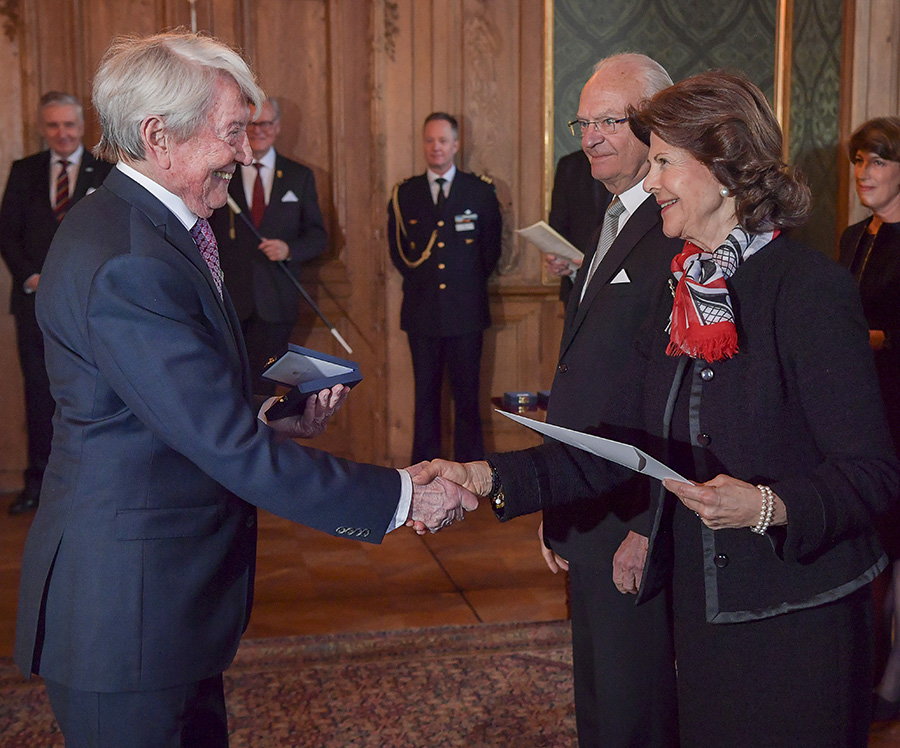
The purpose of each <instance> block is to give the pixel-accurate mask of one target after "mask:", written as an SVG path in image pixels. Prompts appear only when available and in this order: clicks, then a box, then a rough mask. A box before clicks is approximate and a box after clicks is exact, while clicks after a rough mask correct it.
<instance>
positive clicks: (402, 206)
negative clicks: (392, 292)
mask: <svg viewBox="0 0 900 748" xmlns="http://www.w3.org/2000/svg"><path fill="white" fill-rule="evenodd" d="M422 135H423V137H422V140H423V145H424V150H425V162H426V163H427V164H428V170H427V171H426V172H425V173H424V174H420V175H418V176H414V177H410V178H409V179H406V180H404V181H403V182H401V183H399V184H398V185H397V186H396V187H394V192H393V196H392V197H391V201H390V203H389V204H388V241H389V244H390V252H391V260H392V261H393V263H394V265H395V267H396V268H397V270H399V271H400V273H401V274H402V275H403V304H402V307H401V310H400V328H401V329H402V330H404V331H405V332H406V334H407V337H408V338H409V349H410V352H411V353H412V363H413V374H414V376H415V428H414V433H413V449H412V463H413V464H415V463H417V462H420V461H421V460H430V459H433V458H435V457H440V456H441V384H442V381H443V375H444V370H445V369H446V371H447V373H448V376H449V379H450V387H451V391H452V394H453V403H454V428H453V457H454V459H456V460H458V461H461V462H468V461H471V460H478V459H481V458H482V456H483V455H484V440H483V437H482V431H481V416H480V414H479V410H478V390H479V374H480V370H481V348H482V335H483V333H484V330H485V329H486V328H488V327H490V324H491V317H490V310H489V308H488V294H487V279H488V277H489V276H490V274H491V273H492V272H493V271H494V268H495V267H496V266H497V261H498V260H499V259H500V235H501V218H500V205H499V203H498V202H497V194H496V190H495V188H494V185H493V184H492V183H491V180H490V179H488V178H487V177H484V176H477V175H475V174H469V173H467V172H464V171H460V170H458V169H457V168H456V166H455V164H454V156H455V155H456V153H457V151H458V150H459V125H458V123H457V121H456V119H455V118H454V117H452V116H451V115H449V114H446V113H445V112H434V113H432V114H429V115H428V117H426V118H425V126H424V128H423V131H422Z"/></svg>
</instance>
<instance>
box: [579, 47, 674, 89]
mask: <svg viewBox="0 0 900 748" xmlns="http://www.w3.org/2000/svg"><path fill="white" fill-rule="evenodd" d="M623 64H624V65H630V66H632V67H634V68H635V70H636V72H637V73H638V74H639V76H640V81H641V83H642V84H643V87H644V90H643V96H642V97H641V98H643V99H650V98H652V97H653V95H654V94H656V93H658V92H659V91H662V90H663V89H664V88H668V87H669V86H671V85H672V78H671V77H670V76H669V74H668V73H667V72H666V69H665V68H664V67H663V66H662V65H660V64H659V63H658V62H657V61H656V60H654V59H653V58H652V57H647V55H642V54H638V53H637V52H622V53H620V54H616V55H610V56H609V57H604V58H603V59H602V60H600V61H599V62H598V63H597V64H596V65H594V72H595V73H598V72H600V71H601V70H604V69H605V68H607V67H612V66H617V65H623Z"/></svg>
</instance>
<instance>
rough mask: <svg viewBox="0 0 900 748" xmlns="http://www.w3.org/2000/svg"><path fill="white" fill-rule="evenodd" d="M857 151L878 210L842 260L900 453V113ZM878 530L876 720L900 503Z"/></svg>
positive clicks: (884, 696) (851, 231)
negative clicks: (881, 557) (880, 590)
mask: <svg viewBox="0 0 900 748" xmlns="http://www.w3.org/2000/svg"><path fill="white" fill-rule="evenodd" d="M849 156H850V161H851V162H852V163H853V173H854V178H855V181H856V192H857V194H858V195H859V201H860V203H862V204H863V205H864V206H865V207H866V208H869V209H870V210H871V211H872V215H871V216H869V217H868V218H866V219H865V220H863V221H860V222H859V223H855V224H853V225H852V226H850V227H849V228H848V229H847V230H846V231H845V232H844V235H843V236H842V237H841V254H840V262H841V264H843V265H845V266H846V267H847V268H849V269H850V272H852V273H853V277H854V278H856V282H857V283H858V284H859V292H860V296H861V297H862V303H863V313H864V314H865V316H866V321H867V322H868V324H869V345H870V346H871V347H872V351H873V353H874V356H875V368H876V370H877V372H878V381H879V384H880V385H881V394H882V397H883V398H884V406H885V414H886V415H887V420H888V426H889V428H890V430H891V437H892V439H893V442H894V449H895V450H898V451H900V117H878V118H876V119H872V120H869V121H868V122H865V123H863V125H861V126H860V127H859V129H857V130H856V132H854V133H853V135H852V136H851V138H850V147H849ZM877 528H878V535H879V538H880V539H881V544H882V545H883V546H884V549H885V551H886V552H887V554H888V557H889V558H890V560H891V566H890V567H889V569H890V570H889V571H888V572H886V573H885V575H884V576H886V577H887V587H888V589H887V591H886V593H885V594H882V595H877V596H876V601H877V602H881V600H880V598H884V600H883V605H878V607H877V608H876V616H875V618H876V625H875V636H876V639H875V642H876V665H877V666H879V667H881V666H882V665H883V666H884V669H883V671H882V672H883V674H882V677H881V680H880V682H879V683H878V685H877V687H876V688H875V695H874V696H875V697H874V708H873V714H872V718H873V720H875V721H883V720H888V719H895V718H896V717H897V716H898V715H900V646H898V644H897V643H895V644H894V646H893V647H892V646H891V621H892V619H893V621H894V622H895V625H896V622H898V621H900V561H898V559H900V508H897V507H895V508H894V509H893V510H892V511H890V512H889V513H888V514H887V515H885V516H884V517H881V518H879V520H878V523H877ZM883 579H884V577H881V578H879V581H881V580H883ZM881 586H882V585H876V587H881ZM881 608H883V609H884V614H883V615H880V613H881V610H880V609H881ZM888 651H889V652H890V655H889V656H887V657H885V653H887V652H888ZM885 659H886V660H887V663H886V664H885V662H884V661H885ZM877 674H878V673H876V676H877Z"/></svg>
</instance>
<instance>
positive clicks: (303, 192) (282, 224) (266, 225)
mask: <svg viewBox="0 0 900 748" xmlns="http://www.w3.org/2000/svg"><path fill="white" fill-rule="evenodd" d="M228 192H229V194H230V195H231V196H232V197H233V198H234V199H235V201H236V202H237V204H238V205H239V206H240V208H241V210H242V211H243V212H244V214H245V215H246V216H247V217H248V218H249V217H250V207H249V206H248V205H247V197H246V195H245V194H244V184H243V180H242V179H241V174H240V170H238V171H237V172H235V175H234V179H232V180H231V184H230V185H229V187H228ZM209 222H210V225H211V226H212V228H213V231H214V232H215V235H216V241H217V242H218V244H219V259H220V261H221V263H222V272H223V273H224V277H225V286H226V287H227V288H228V293H229V295H230V296H231V300H232V302H233V303H234V308H235V309H236V310H237V314H238V317H239V318H240V319H241V320H245V319H247V318H248V317H250V316H251V315H252V314H253V312H254V310H255V311H256V313H257V314H258V315H259V317H260V318H261V319H263V320H265V321H266V322H286V323H293V322H294V320H296V319H297V309H298V304H299V303H300V292H299V291H298V290H297V288H296V287H295V286H294V284H293V283H291V279H290V278H288V277H287V275H286V274H285V272H284V271H283V270H282V269H281V268H279V267H278V266H277V265H276V263H274V262H272V261H271V260H269V258H268V257H266V255H265V254H263V252H261V251H260V250H259V239H257V238H256V236H255V235H254V234H253V232H252V231H251V230H250V228H249V227H248V226H247V224H246V223H245V222H244V220H243V219H242V218H240V217H237V216H235V215H234V214H232V212H231V210H230V209H229V208H228V206H227V205H226V206H225V207H223V208H219V209H218V210H216V211H215V212H214V213H213V215H212V218H210V219H209ZM259 231H260V233H261V234H262V235H263V236H264V237H266V238H267V239H281V240H282V241H284V242H286V243H287V245H288V249H289V250H290V259H289V260H287V261H286V264H287V267H288V269H289V270H290V271H291V272H292V273H293V274H294V276H295V277H296V278H298V279H299V278H300V266H301V265H302V264H303V263H304V262H308V261H309V260H312V259H313V258H315V257H318V256H319V255H320V254H322V253H323V252H324V251H325V249H326V248H327V246H328V234H327V233H326V231H325V224H324V222H323V220H322V212H321V211H320V210H319V200H318V197H317V195H316V180H315V177H314V176H313V173H312V170H311V169H309V168H308V167H306V166H303V165H302V164H298V163H297V162H296V161H291V159H289V158H286V157H284V156H282V155H281V154H276V155H275V178H274V180H273V182H272V193H271V195H270V196H269V204H268V205H266V210H265V213H263V219H262V223H261V224H260V227H259Z"/></svg>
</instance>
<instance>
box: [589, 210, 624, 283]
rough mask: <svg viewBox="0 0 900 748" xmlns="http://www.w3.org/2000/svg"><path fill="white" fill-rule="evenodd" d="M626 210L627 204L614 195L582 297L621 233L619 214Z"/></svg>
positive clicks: (604, 219) (604, 220)
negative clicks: (623, 203)
mask: <svg viewBox="0 0 900 748" xmlns="http://www.w3.org/2000/svg"><path fill="white" fill-rule="evenodd" d="M624 212H625V206H624V205H622V201H621V200H619V198H618V196H616V197H614V198H613V201H612V202H611V203H610V204H609V207H608V208H607V209H606V215H605V216H604V218H603V228H602V229H601V230H600V241H598V242H597V251H596V252H594V256H593V258H592V259H591V266H590V267H589V268H588V274H587V278H586V279H585V281H584V286H583V287H582V289H581V298H582V299H583V298H584V292H585V290H586V289H587V287H588V283H590V282H591V278H593V277H594V273H595V272H597V267H598V266H599V265H600V261H601V260H602V259H603V257H604V256H605V255H606V253H607V252H608V251H609V248H610V247H611V246H612V243H613V242H614V241H615V240H616V235H617V234H618V233H619V216H621V215H622V214H623V213H624Z"/></svg>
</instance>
